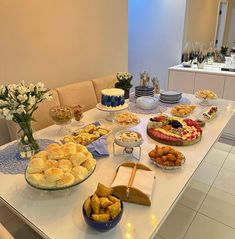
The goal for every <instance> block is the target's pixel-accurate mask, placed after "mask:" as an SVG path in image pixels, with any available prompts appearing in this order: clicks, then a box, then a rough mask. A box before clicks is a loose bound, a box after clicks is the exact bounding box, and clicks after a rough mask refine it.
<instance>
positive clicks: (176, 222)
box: [155, 139, 235, 239]
mask: <svg viewBox="0 0 235 239" xmlns="http://www.w3.org/2000/svg"><path fill="white" fill-rule="evenodd" d="M158 236H160V237H161V238H163V239H199V238H200V239H208V238H210V239H235V142H234V141H228V140H223V139H222V140H221V142H218V143H216V145H215V146H214V147H213V148H212V149H211V151H210V152H209V153H208V154H207V156H206V158H205V160H204V162H203V164H202V165H201V166H200V168H199V169H198V170H197V172H196V173H195V175H194V177H193V179H192V181H191V183H190V185H189V186H188V187H187V188H186V190H185V191H184V193H183V195H182V196H181V198H180V199H179V201H178V203H177V205H176V206H175V208H174V209H173V210H172V212H171V213H170V215H169V216H168V218H167V219H166V221H165V222H164V224H163V225H162V227H161V228H160V230H159V231H158ZM157 238H158V237H157V236H156V237H155V239H157Z"/></svg>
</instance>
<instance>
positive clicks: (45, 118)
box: [7, 90, 60, 140]
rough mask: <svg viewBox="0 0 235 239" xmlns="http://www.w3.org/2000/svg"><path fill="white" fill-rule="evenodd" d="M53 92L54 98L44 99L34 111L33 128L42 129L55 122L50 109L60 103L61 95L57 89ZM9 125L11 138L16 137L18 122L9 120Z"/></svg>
mask: <svg viewBox="0 0 235 239" xmlns="http://www.w3.org/2000/svg"><path fill="white" fill-rule="evenodd" d="M51 91H52V94H53V99H52V100H50V101H49V100H46V101H43V102H42V103H41V104H40V105H39V107H38V109H37V110H36V111H35V112H34V114H33V117H34V119H35V120H36V121H34V122H33V129H34V130H35V131H38V130H40V129H43V128H46V127H48V126H50V125H52V124H54V123H53V121H52V120H51V117H50V115H49V109H50V108H51V107H52V106H56V105H60V101H59V96H58V93H57V91H56V90H51ZM7 127H8V130H9V133H10V137H11V140H14V139H16V128H17V124H16V123H15V122H13V121H7Z"/></svg>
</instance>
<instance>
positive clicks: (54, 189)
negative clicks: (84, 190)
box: [24, 166, 96, 191]
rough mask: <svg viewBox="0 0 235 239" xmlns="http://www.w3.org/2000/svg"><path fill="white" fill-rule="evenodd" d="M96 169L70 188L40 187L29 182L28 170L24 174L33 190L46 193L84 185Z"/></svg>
mask: <svg viewBox="0 0 235 239" xmlns="http://www.w3.org/2000/svg"><path fill="white" fill-rule="evenodd" d="M95 169H96V166H95V167H94V168H93V169H92V170H91V171H90V172H89V174H88V175H87V176H86V177H85V178H84V179H83V180H81V181H79V182H76V183H74V184H72V185H69V186H65V187H58V188H48V187H42V186H40V185H36V184H33V183H31V182H30V181H29V180H28V174H27V168H26V170H25V173H24V178H25V180H26V182H27V183H28V184H29V185H30V186H31V187H33V188H36V189H40V190H46V191H59V190H64V189H69V188H72V187H74V186H77V185H79V184H81V183H83V182H84V181H86V180H87V179H88V178H89V177H90V176H91V175H92V174H93V173H94V171H95Z"/></svg>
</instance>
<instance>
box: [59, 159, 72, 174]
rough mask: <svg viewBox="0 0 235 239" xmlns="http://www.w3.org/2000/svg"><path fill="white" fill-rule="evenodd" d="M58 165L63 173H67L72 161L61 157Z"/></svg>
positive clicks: (69, 170)
mask: <svg viewBox="0 0 235 239" xmlns="http://www.w3.org/2000/svg"><path fill="white" fill-rule="evenodd" d="M58 167H59V168H60V169H62V170H63V171H64V172H65V173H69V172H71V169H72V163H71V161H69V160H66V159H62V160H60V161H59V163H58Z"/></svg>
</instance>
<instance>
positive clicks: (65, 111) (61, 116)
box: [49, 105, 74, 135]
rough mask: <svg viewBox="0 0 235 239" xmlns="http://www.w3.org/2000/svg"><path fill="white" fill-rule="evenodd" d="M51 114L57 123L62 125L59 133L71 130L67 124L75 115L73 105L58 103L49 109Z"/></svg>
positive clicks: (66, 132)
mask: <svg viewBox="0 0 235 239" xmlns="http://www.w3.org/2000/svg"><path fill="white" fill-rule="evenodd" d="M49 114H50V116H51V118H52V120H53V122H54V123H55V124H56V125H59V126H61V127H60V130H59V131H58V134H60V135H61V134H62V135H64V134H68V133H70V130H69V129H68V127H67V125H68V124H69V123H70V122H71V120H72V118H73V117H74V111H73V109H72V107H70V106H66V105H58V106H54V107H52V108H50V109H49Z"/></svg>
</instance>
